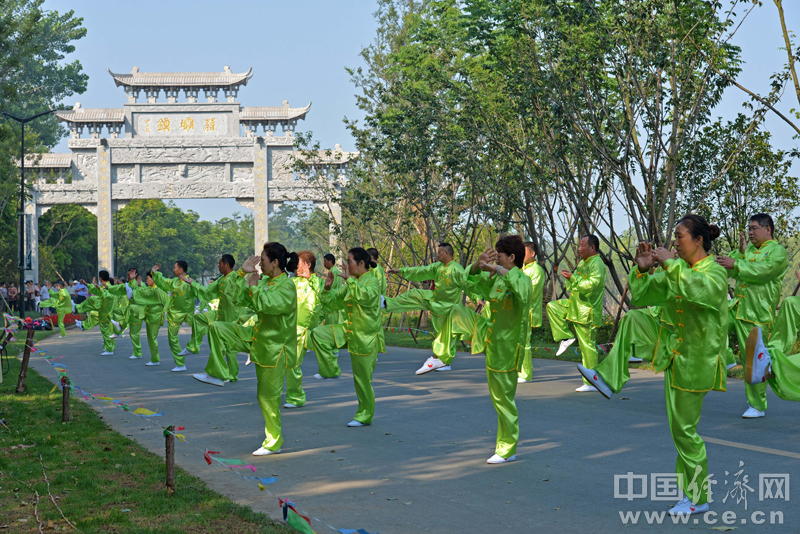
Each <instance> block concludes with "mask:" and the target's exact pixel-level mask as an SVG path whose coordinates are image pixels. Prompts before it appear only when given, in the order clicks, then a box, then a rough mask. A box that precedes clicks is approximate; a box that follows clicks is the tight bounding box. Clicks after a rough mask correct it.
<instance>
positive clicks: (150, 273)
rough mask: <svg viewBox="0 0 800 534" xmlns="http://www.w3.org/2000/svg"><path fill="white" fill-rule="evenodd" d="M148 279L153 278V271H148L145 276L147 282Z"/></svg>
mask: <svg viewBox="0 0 800 534" xmlns="http://www.w3.org/2000/svg"><path fill="white" fill-rule="evenodd" d="M148 278H153V271H147V274H146V275H145V280H146V279H148Z"/></svg>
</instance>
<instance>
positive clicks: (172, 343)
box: [167, 314, 219, 378]
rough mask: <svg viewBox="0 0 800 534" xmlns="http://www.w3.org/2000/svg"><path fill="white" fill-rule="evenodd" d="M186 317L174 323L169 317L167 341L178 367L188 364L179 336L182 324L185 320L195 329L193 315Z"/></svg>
mask: <svg viewBox="0 0 800 534" xmlns="http://www.w3.org/2000/svg"><path fill="white" fill-rule="evenodd" d="M185 317H186V319H184V321H181V322H179V323H173V322H172V321H170V320H169V319H167V341H168V342H169V350H170V352H171V353H172V358H173V359H174V360H175V365H176V366H177V367H181V366H184V365H186V357H185V356H180V352H181V341H180V339H179V338H178V332H180V331H181V325H182V324H183V323H184V322H185V323H186V324H188V325H189V326H191V327H192V328H193V329H194V321H193V318H192V316H191V315H188V314H187V315H185ZM193 331H194V330H193ZM192 335H194V334H192ZM217 378H219V377H217Z"/></svg>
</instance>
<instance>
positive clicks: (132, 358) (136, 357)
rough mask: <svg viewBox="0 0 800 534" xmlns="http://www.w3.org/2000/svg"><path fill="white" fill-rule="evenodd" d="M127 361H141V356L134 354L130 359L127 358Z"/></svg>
mask: <svg viewBox="0 0 800 534" xmlns="http://www.w3.org/2000/svg"><path fill="white" fill-rule="evenodd" d="M128 359H129V360H141V359H142V357H141V356H136V355H135V354H134V355H132V356H131V357H130V358H128Z"/></svg>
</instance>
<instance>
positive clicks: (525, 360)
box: [517, 329, 533, 382]
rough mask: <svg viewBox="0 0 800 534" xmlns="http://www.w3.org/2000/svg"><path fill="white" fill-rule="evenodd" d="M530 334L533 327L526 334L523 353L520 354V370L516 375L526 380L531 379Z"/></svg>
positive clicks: (531, 349)
mask: <svg viewBox="0 0 800 534" xmlns="http://www.w3.org/2000/svg"><path fill="white" fill-rule="evenodd" d="M532 335H533V329H531V334H530V335H529V336H528V343H527V344H526V345H525V354H524V355H523V356H522V370H521V371H520V372H519V373H518V375H517V376H518V377H519V378H521V379H523V380H525V381H526V382H530V381H531V380H533V348H532V346H531V336H532Z"/></svg>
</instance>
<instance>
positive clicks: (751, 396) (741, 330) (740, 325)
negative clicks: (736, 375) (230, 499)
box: [728, 301, 796, 412]
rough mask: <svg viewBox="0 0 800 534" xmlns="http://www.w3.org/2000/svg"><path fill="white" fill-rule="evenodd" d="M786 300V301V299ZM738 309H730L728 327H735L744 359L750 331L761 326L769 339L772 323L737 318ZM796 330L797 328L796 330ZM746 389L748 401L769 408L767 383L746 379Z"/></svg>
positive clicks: (763, 408)
mask: <svg viewBox="0 0 800 534" xmlns="http://www.w3.org/2000/svg"><path fill="white" fill-rule="evenodd" d="M784 302H785V301H784ZM736 309H737V306H734V307H733V308H731V309H729V310H728V319H729V322H728V329H729V330H731V329H733V331H734V332H736V339H737V340H738V341H739V358H740V359H741V360H742V361H744V347H745V343H746V342H747V336H749V335H750V331H751V330H752V329H753V328H754V327H755V326H761V331H762V332H763V334H764V338H765V339H767V338H769V336H770V332H771V329H772V325H756V324H755V323H751V322H750V321H742V320H741V319H737V318H736ZM795 332H796V330H795ZM744 391H745V394H746V395H747V403H748V404H749V405H750V406H752V407H753V408H755V409H756V410H761V411H762V412H763V411H765V410H766V409H767V383H766V382H763V383H761V384H750V383H748V382H747V380H745V381H744Z"/></svg>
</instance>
